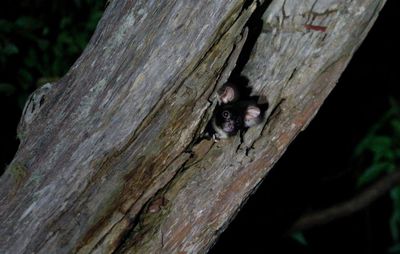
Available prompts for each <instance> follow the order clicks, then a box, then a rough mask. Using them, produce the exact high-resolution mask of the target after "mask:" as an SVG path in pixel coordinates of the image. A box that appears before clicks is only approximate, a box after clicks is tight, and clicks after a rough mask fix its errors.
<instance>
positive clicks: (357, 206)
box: [290, 170, 400, 232]
mask: <svg viewBox="0 0 400 254" xmlns="http://www.w3.org/2000/svg"><path fill="white" fill-rule="evenodd" d="M398 184H400V170H396V171H395V172H393V173H390V174H388V175H386V176H384V177H383V178H382V179H380V180H379V181H377V182H376V183H374V184H372V185H371V186H369V187H368V188H366V189H365V190H364V191H363V192H361V193H359V194H358V195H356V196H355V197H353V198H351V199H350V200H347V201H345V202H343V203H340V204H337V205H334V206H332V207H330V208H327V209H323V210H320V211H315V212H312V213H308V214H305V215H304V216H302V217H301V218H300V219H299V220H298V221H297V222H296V223H295V224H294V225H293V227H292V229H291V230H290V232H296V231H301V230H306V229H309V228H312V227H314V226H317V225H322V224H326V223H329V222H331V221H333V220H335V219H339V218H342V217H345V216H348V215H351V214H353V213H355V212H357V211H359V210H361V209H363V208H365V207H367V206H369V205H370V204H371V203H372V202H374V201H375V200H376V199H378V198H379V197H381V196H382V195H384V194H385V193H386V192H388V191H389V190H390V189H391V188H393V187H394V186H395V185H398Z"/></svg>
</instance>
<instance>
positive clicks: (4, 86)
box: [0, 83, 15, 96]
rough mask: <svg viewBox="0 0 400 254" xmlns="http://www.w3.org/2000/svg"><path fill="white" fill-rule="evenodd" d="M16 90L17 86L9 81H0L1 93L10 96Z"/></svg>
mask: <svg viewBox="0 0 400 254" xmlns="http://www.w3.org/2000/svg"><path fill="white" fill-rule="evenodd" d="M14 92H15V87H14V86H13V85H11V84H8V83H0V94H5V95H6V96H10V95H12V94H13V93H14Z"/></svg>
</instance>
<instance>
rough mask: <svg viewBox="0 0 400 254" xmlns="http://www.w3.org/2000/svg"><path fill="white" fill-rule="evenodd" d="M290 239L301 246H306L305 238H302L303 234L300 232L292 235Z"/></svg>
mask: <svg viewBox="0 0 400 254" xmlns="http://www.w3.org/2000/svg"><path fill="white" fill-rule="evenodd" d="M292 238H293V239H294V240H295V241H297V242H298V243H300V244H301V245H304V246H306V245H308V243H307V240H306V238H305V237H304V234H303V233H302V232H296V233H294V234H292Z"/></svg>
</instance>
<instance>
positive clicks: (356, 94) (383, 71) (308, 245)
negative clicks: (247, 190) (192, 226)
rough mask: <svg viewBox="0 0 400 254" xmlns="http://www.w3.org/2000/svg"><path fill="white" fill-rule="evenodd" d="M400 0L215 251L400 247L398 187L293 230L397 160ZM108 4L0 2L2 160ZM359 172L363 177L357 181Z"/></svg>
mask: <svg viewBox="0 0 400 254" xmlns="http://www.w3.org/2000/svg"><path fill="white" fill-rule="evenodd" d="M395 5H396V1H395V0H389V1H388V2H387V4H386V6H385V7H384V9H383V11H382V12H381V14H380V16H379V18H378V20H377V22H376V23H375V25H374V27H373V28H372V30H371V31H370V33H369V35H368V36H367V38H366V40H365V41H364V43H363V44H362V45H361V47H360V48H359V50H358V51H357V52H356V54H355V56H354V58H353V59H352V61H351V63H350V64H349V66H348V67H347V69H346V71H345V72H344V73H343V75H342V77H341V78H340V80H339V83H338V85H337V86H336V88H335V89H334V90H333V92H332V93H331V94H330V95H329V97H328V99H327V100H326V102H325V103H324V105H323V106H322V108H321V109H320V111H319V113H318V114H317V116H316V117H315V119H314V120H313V121H312V122H311V124H310V125H309V127H308V128H307V129H306V130H305V131H304V132H303V133H301V134H300V135H299V136H298V138H297V139H296V140H295V141H294V142H293V143H292V144H291V145H290V147H289V149H288V150H287V152H286V153H285V155H284V156H283V157H282V159H281V160H280V161H279V162H278V163H277V165H276V166H275V167H274V168H273V169H272V171H271V172H270V174H269V175H268V177H267V178H266V179H265V180H264V182H263V184H262V185H261V186H260V187H259V189H258V191H257V192H256V194H255V195H253V196H252V197H251V198H250V199H249V201H248V202H247V204H246V205H245V206H244V207H243V208H242V210H241V212H240V213H239V214H238V216H237V217H236V219H235V220H234V221H233V222H232V223H231V224H230V225H229V227H228V228H227V230H226V231H225V232H224V233H223V234H222V236H221V237H220V239H219V241H218V242H217V244H216V245H215V246H214V248H213V249H212V251H211V253H214V254H215V253H342V252H346V253H347V252H350V253H400V245H399V239H397V238H398V236H396V229H393V227H396V225H397V226H398V225H399V224H396V223H399V222H398V221H397V220H395V219H393V218H394V217H396V214H400V212H399V211H400V202H399V200H400V194H399V195H398V196H396V191H395V190H394V189H393V190H392V191H391V192H390V194H389V193H388V194H387V195H385V196H383V197H381V198H380V199H378V200H377V201H375V202H373V203H372V204H371V205H370V206H368V208H366V209H364V210H361V211H359V212H357V213H354V214H353V215H351V216H348V217H346V218H343V219H337V220H335V221H333V222H332V223H329V224H327V225H321V226H317V227H314V228H312V229H310V230H306V231H304V232H302V234H301V236H302V237H303V238H304V239H305V242H304V240H303V241H301V240H300V241H299V240H296V239H295V238H294V237H292V236H290V235H289V236H288V235H287V230H288V229H289V228H290V226H291V225H292V224H293V223H294V222H295V221H296V219H297V218H298V217H299V216H300V215H301V214H302V213H304V212H306V211H310V210H316V209H323V208H326V207H329V206H332V205H335V204H337V203H338V202H341V201H344V200H347V199H349V198H351V197H352V196H354V195H355V194H356V193H358V192H359V191H361V190H363V189H364V188H368V186H369V184H370V183H372V182H374V181H376V180H377V179H379V178H380V177H381V176H383V175H385V174H387V173H389V172H390V171H391V170H393V168H396V167H397V166H398V162H399V161H400V152H396V153H393V154H394V155H393V156H387V154H392V152H393V151H400V150H398V149H399V147H400V140H399V137H400V127H399V126H398V127H399V129H396V128H395V127H393V126H395V125H394V124H393V122H395V123H396V122H398V121H399V116H400V114H399V112H400V111H399V107H398V104H397V103H398V102H400V94H399V93H398V92H397V86H398V83H399V82H398V79H397V77H396V76H395V73H396V72H398V67H399V64H398V63H397V62H396V61H398V46H399V45H400V43H399V39H398V36H397V31H399V30H400V29H399V28H398V26H397V25H398V23H399V22H398V19H396V16H395V15H397V13H398V10H399V9H398V8H397V7H398V6H395ZM104 6H105V2H104V1H95V0H75V1H48V0H35V1H5V2H4V4H3V3H2V8H1V10H0V14H1V16H0V46H1V47H0V66H1V78H0V96H1V97H0V108H1V110H2V116H3V121H2V129H3V130H2V132H1V144H2V152H1V153H0V165H1V166H2V170H3V169H5V167H6V166H7V164H9V163H10V161H11V159H12V158H13V155H14V154H15V151H16V149H17V147H18V139H17V137H16V136H17V134H16V126H17V123H18V121H19V118H20V114H21V109H22V107H23V105H24V101H25V100H26V98H27V96H28V95H29V93H31V92H32V91H33V90H34V89H36V88H37V87H38V86H40V85H42V84H44V83H46V82H47V81H52V80H57V79H58V78H59V77H61V76H62V75H63V74H65V72H66V71H67V70H68V68H69V66H71V65H72V63H73V62H74V61H75V59H76V58H77V57H78V56H79V54H80V52H81V51H82V50H83V48H84V47H85V45H86V43H87V41H88V39H89V38H90V35H91V33H92V32H93V30H94V28H95V26H96V23H97V20H98V19H99V18H100V16H101V13H102V11H103V10H104ZM388 112H389V113H388ZM390 112H395V113H390ZM385 115H386V116H387V115H389V116H388V117H385ZM388 118H389V120H388ZM382 137H384V138H386V139H384V138H382ZM379 138H380V139H379ZM371 140H373V141H374V140H375V141H374V142H373V141H371ZM376 140H378V141H376ZM371 142H372V144H371ZM379 153H380V157H379V156H378V155H379ZM377 154H378V155H377ZM377 156H378V157H379V158H378V159H376V158H377ZM386 157H388V158H386ZM382 160H383V162H382ZM379 163H381V164H382V163H386V164H384V165H387V166H386V167H382V168H380V169H378V170H376V169H375V171H372V176H371V173H370V174H369V175H368V174H367V177H366V172H367V171H368V169H370V171H368V172H371V168H372V166H374V165H375V166H376V165H378V164H379ZM375 168H376V167H375ZM378 168H379V167H378ZM0 171H1V170H0ZM360 182H365V184H361V185H360V184H359V185H360V186H358V185H357V183H360ZM399 216H400V215H399ZM398 219H399V221H400V218H398ZM391 226H392V228H391Z"/></svg>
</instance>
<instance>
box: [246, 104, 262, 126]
mask: <svg viewBox="0 0 400 254" xmlns="http://www.w3.org/2000/svg"><path fill="white" fill-rule="evenodd" d="M260 116H261V110H260V108H259V107H257V106H255V105H249V106H248V107H247V109H246V112H245V115H244V125H245V126H246V127H251V126H254V125H256V124H258V123H259V122H260V120H261V117H260Z"/></svg>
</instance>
